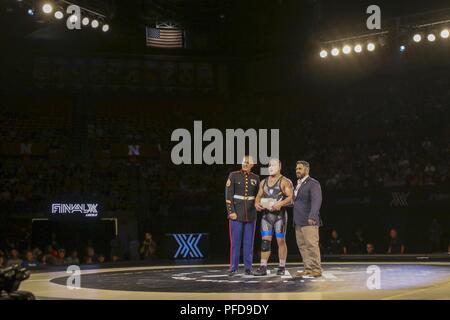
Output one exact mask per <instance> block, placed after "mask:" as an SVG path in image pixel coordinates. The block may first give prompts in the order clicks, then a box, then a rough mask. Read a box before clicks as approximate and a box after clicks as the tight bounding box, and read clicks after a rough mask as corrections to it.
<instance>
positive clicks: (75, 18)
mask: <svg viewBox="0 0 450 320" xmlns="http://www.w3.org/2000/svg"><path fill="white" fill-rule="evenodd" d="M77 20H78V17H77V16H76V15H74V14H73V15H71V16H70V17H69V21H70V23H76V22H77Z"/></svg>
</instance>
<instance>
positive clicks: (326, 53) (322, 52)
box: [319, 50, 328, 59]
mask: <svg viewBox="0 0 450 320" xmlns="http://www.w3.org/2000/svg"><path fill="white" fill-rule="evenodd" d="M319 55H320V57H321V58H322V59H323V58H326V57H328V52H327V50H322V51H320V54H319Z"/></svg>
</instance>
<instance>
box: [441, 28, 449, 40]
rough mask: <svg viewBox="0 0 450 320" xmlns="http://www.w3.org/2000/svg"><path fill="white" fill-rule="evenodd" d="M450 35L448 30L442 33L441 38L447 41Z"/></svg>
mask: <svg viewBox="0 0 450 320" xmlns="http://www.w3.org/2000/svg"><path fill="white" fill-rule="evenodd" d="M449 35H450V34H449V31H448V29H444V30H442V31H441V38H443V39H447V38H448V36H449Z"/></svg>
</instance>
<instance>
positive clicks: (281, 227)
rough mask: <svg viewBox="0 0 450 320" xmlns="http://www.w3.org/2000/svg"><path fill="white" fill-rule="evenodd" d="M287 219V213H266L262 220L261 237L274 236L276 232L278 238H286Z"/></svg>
mask: <svg viewBox="0 0 450 320" xmlns="http://www.w3.org/2000/svg"><path fill="white" fill-rule="evenodd" d="M287 219H288V216H287V212H286V211H284V212H283V211H282V212H280V213H279V214H273V213H270V212H267V213H264V214H263V216H262V219H261V236H262V237H267V236H272V235H273V233H274V232H275V237H276V238H284V237H286V227H287Z"/></svg>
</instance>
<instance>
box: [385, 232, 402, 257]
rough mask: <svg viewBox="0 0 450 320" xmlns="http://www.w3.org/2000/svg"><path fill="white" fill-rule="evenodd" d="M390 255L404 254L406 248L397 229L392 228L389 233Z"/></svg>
mask: <svg viewBox="0 0 450 320" xmlns="http://www.w3.org/2000/svg"><path fill="white" fill-rule="evenodd" d="M387 253H388V254H404V253H405V246H404V244H403V242H402V241H401V240H400V239H399V238H398V235H397V229H395V228H392V229H391V230H390V231H389V247H388V252H387Z"/></svg>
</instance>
